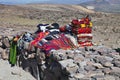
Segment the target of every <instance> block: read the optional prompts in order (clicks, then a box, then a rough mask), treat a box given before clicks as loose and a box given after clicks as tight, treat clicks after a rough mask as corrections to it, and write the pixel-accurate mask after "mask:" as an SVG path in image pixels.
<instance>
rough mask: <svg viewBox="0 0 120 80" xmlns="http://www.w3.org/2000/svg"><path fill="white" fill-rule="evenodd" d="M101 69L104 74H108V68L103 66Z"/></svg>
mask: <svg viewBox="0 0 120 80" xmlns="http://www.w3.org/2000/svg"><path fill="white" fill-rule="evenodd" d="M102 71H103V73H105V74H109V73H110V72H111V70H110V68H104V69H103V70H102Z"/></svg>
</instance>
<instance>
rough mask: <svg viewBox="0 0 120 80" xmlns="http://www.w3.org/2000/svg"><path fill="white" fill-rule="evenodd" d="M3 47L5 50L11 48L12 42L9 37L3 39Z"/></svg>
mask: <svg viewBox="0 0 120 80" xmlns="http://www.w3.org/2000/svg"><path fill="white" fill-rule="evenodd" d="M2 47H3V48H9V47H10V42H9V38H8V37H3V39H2Z"/></svg>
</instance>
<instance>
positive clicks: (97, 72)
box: [85, 71, 104, 77]
mask: <svg viewBox="0 0 120 80" xmlns="http://www.w3.org/2000/svg"><path fill="white" fill-rule="evenodd" d="M85 75H86V77H93V76H104V73H103V72H102V71H89V72H88V73H87V74H85Z"/></svg>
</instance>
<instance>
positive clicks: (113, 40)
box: [0, 4, 120, 48]
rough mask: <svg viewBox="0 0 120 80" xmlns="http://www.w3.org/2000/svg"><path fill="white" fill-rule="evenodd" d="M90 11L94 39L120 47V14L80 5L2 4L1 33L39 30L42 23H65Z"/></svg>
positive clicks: (110, 45) (0, 14)
mask: <svg viewBox="0 0 120 80" xmlns="http://www.w3.org/2000/svg"><path fill="white" fill-rule="evenodd" d="M86 14H89V15H90V16H91V18H92V22H93V35H94V38H93V43H95V44H96V45H105V46H109V47H112V48H117V47H120V35H119V34H120V27H119V26H120V14H115V13H114V14H112V13H100V12H94V11H92V10H88V9H86V8H83V7H81V6H77V5H53V4H52V5H51V4H28V5H0V34H1V35H15V34H16V33H17V32H19V31H32V32H34V31H35V30H36V26H37V24H39V23H53V22H57V23H59V24H60V25H61V26H63V25H65V24H68V23H70V22H71V21H72V19H76V18H81V17H83V16H84V15H86Z"/></svg>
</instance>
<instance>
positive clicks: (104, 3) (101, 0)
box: [80, 0, 120, 13]
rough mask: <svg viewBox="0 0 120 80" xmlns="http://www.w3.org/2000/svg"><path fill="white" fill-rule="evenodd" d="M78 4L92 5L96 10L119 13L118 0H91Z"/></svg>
mask: <svg viewBox="0 0 120 80" xmlns="http://www.w3.org/2000/svg"><path fill="white" fill-rule="evenodd" d="M80 5H82V6H83V7H86V8H87V7H88V6H92V7H94V10H95V11H98V12H108V13H120V0H93V1H89V2H84V3H80Z"/></svg>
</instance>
